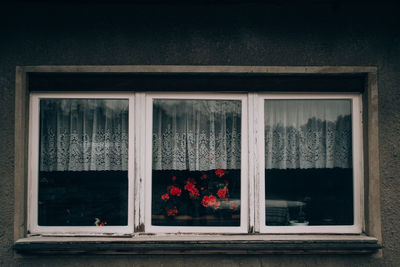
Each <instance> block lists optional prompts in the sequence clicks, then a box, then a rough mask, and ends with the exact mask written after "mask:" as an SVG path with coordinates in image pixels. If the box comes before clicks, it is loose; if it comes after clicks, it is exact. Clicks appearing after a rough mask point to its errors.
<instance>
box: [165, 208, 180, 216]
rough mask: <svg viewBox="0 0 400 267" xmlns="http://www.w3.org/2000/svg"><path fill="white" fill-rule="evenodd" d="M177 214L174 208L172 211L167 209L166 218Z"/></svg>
mask: <svg viewBox="0 0 400 267" xmlns="http://www.w3.org/2000/svg"><path fill="white" fill-rule="evenodd" d="M176 214H178V209H177V208H176V207H175V206H174V207H173V208H172V209H167V215H168V216H175V215H176Z"/></svg>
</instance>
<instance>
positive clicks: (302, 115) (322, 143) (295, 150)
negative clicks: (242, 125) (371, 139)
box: [264, 100, 352, 169]
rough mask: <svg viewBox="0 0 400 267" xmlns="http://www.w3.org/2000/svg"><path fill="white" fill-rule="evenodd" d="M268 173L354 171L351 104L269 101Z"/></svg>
mask: <svg viewBox="0 0 400 267" xmlns="http://www.w3.org/2000/svg"><path fill="white" fill-rule="evenodd" d="M264 112H265V115H264V118H265V119H264V121H265V166H266V169H288V168H302V169H306V168H335V167H338V168H351V167H352V127H351V125H352V123H351V102H350V101H349V100H266V101H265V109H264Z"/></svg>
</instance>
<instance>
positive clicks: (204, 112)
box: [152, 99, 241, 226]
mask: <svg viewBox="0 0 400 267" xmlns="http://www.w3.org/2000/svg"><path fill="white" fill-rule="evenodd" d="M240 136H241V101H237V100H166V99H165V100H161V99H155V100H154V102H153V146H152V147H153V163H152V164H153V172H152V179H153V182H152V224H153V225H161V226H239V225H240V169H241V166H240V162H241V152H240V151H241V142H240Z"/></svg>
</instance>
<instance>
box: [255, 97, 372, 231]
mask: <svg viewBox="0 0 400 267" xmlns="http://www.w3.org/2000/svg"><path fill="white" fill-rule="evenodd" d="M267 99H268V100H271V99H279V100H300V99H301V100H332V99H336V100H338V99H339V100H350V101H351V118H352V121H351V125H352V163H353V164H352V167H353V216H354V223H353V224H352V225H320V226H267V225H265V200H264V199H265V179H266V178H267V177H265V172H264V170H265V151H264V148H265V146H264V145H263V144H264V142H265V140H264V123H263V122H264V105H265V104H264V100H267ZM257 100H258V101H257V103H256V110H258V112H256V114H257V118H256V122H258V124H257V126H256V127H257V130H256V132H257V137H256V140H257V142H259V143H260V145H257V146H256V147H257V152H256V154H257V155H256V157H257V158H258V160H257V162H258V166H257V167H256V168H257V174H256V175H257V178H256V180H255V184H256V196H258V200H259V201H258V205H259V208H258V209H256V217H257V218H258V220H257V219H256V222H259V224H256V229H259V231H260V233H269V234H279V233H287V234H295V233H301V234H361V233H362V229H363V222H364V220H363V219H364V218H363V216H362V215H361V214H362V213H363V202H364V191H363V190H362V189H363V184H364V183H363V147H362V144H363V141H362V140H363V136H362V129H363V128H362V121H361V115H362V102H361V94H359V93H347V94H337V93H336V94H330V93H324V94H321V93H303V94H299V93H280V94H278V93H272V94H271V93H260V94H258V96H257ZM256 202H257V201H256ZM257 212H259V213H257Z"/></svg>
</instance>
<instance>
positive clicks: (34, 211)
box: [27, 92, 135, 235]
mask: <svg viewBox="0 0 400 267" xmlns="http://www.w3.org/2000/svg"><path fill="white" fill-rule="evenodd" d="M41 99H125V100H128V101H129V112H128V117H129V119H128V120H129V121H128V123H129V133H128V134H129V137H128V139H129V141H130V142H129V144H128V200H127V201H128V211H127V212H128V214H127V216H128V217H127V218H128V224H127V225H126V226H107V227H96V226H40V225H38V190H39V182H38V179H39V168H38V167H39V142H40V137H39V119H40V118H39V114H40V100H41ZM29 106H30V111H29V144H28V146H29V148H28V149H29V156H28V165H29V167H28V168H29V172H28V192H29V193H28V203H27V209H28V211H27V212H28V223H27V231H28V232H29V233H31V234H33V235H35V234H53V235H59V234H62V235H81V234H115V235H121V234H128V233H132V230H133V192H134V177H135V174H134V168H133V166H134V156H133V155H134V151H135V146H134V142H133V140H134V125H135V124H134V115H135V105H134V95H133V94H132V93H91V92H80V93H78V92H75V93H69V92H63V93H37V92H33V93H31V94H30V105H29Z"/></svg>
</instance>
